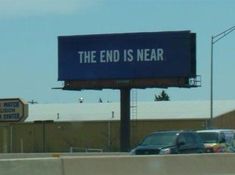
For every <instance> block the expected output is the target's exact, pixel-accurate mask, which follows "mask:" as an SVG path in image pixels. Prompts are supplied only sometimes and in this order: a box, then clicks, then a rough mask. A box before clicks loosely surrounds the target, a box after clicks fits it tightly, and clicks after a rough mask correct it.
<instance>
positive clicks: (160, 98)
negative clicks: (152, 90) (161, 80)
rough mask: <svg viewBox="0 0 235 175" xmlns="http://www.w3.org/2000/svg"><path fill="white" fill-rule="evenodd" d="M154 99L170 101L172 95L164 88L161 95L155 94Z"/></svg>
mask: <svg viewBox="0 0 235 175" xmlns="http://www.w3.org/2000/svg"><path fill="white" fill-rule="evenodd" d="M154 101H170V97H169V95H168V94H167V93H166V92H165V91H164V90H162V92H161V93H160V94H159V95H156V94H155V99H154Z"/></svg>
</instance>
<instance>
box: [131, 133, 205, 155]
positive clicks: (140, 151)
mask: <svg viewBox="0 0 235 175" xmlns="http://www.w3.org/2000/svg"><path fill="white" fill-rule="evenodd" d="M203 152H205V147H204V144H203V141H202V139H201V138H200V136H199V135H198V133H196V132H194V131H159V132H154V133H152V134H150V135H148V136H146V137H145V138H144V139H143V141H142V142H141V144H139V145H138V146H137V147H136V148H134V149H133V150H131V154H135V155H151V154H186V153H203Z"/></svg>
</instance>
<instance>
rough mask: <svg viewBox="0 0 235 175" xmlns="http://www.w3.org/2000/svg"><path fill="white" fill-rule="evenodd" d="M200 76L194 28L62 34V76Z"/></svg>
mask: <svg viewBox="0 0 235 175" xmlns="http://www.w3.org/2000/svg"><path fill="white" fill-rule="evenodd" d="M195 76H196V34H195V33H191V32H190V31H173V32H146V33H124V34H99V35H77V36H59V37H58V80H61V81H73V80H78V81H84V80H85V81H89V80H93V81H97V80H132V79H146V78H149V79H155V78H175V77H195Z"/></svg>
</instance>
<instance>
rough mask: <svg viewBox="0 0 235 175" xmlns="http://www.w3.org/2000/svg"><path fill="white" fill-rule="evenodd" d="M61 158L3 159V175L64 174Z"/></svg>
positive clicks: (1, 162)
mask: <svg viewBox="0 0 235 175" xmlns="http://www.w3.org/2000/svg"><path fill="white" fill-rule="evenodd" d="M62 168H63V167H62V164H61V159H59V158H26V159H1V160H0V174H1V175H63V174H62V173H63V170H62Z"/></svg>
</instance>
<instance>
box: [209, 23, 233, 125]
mask: <svg viewBox="0 0 235 175" xmlns="http://www.w3.org/2000/svg"><path fill="white" fill-rule="evenodd" d="M234 30H235V26H233V27H230V28H229V29H227V30H225V31H223V32H221V33H219V34H217V35H215V36H213V35H212V37H211V82H210V83H211V84H210V121H209V128H212V127H213V124H212V121H213V51H214V48H213V46H214V44H215V43H217V42H218V41H219V40H221V39H222V38H224V37H225V36H227V35H228V34H230V33H231V32H232V31H234Z"/></svg>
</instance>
